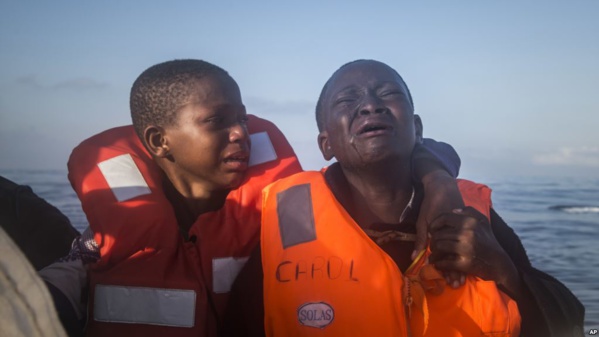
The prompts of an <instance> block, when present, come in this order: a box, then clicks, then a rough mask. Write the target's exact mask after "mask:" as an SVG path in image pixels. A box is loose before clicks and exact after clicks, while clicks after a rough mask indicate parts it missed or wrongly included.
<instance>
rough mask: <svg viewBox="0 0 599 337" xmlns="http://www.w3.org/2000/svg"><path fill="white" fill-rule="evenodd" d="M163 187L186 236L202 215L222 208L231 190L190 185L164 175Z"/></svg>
mask: <svg viewBox="0 0 599 337" xmlns="http://www.w3.org/2000/svg"><path fill="white" fill-rule="evenodd" d="M163 189H164V192H165V195H166V197H167V199H168V200H169V201H170V203H171V205H173V210H174V211H175V216H176V217H177V222H178V224H179V228H180V229H181V233H183V236H184V237H187V232H189V229H190V228H191V226H193V224H194V223H195V222H196V220H197V218H198V217H199V216H200V215H202V214H204V213H208V212H213V211H216V210H219V209H221V208H222V207H223V205H224V204H225V200H226V199H227V195H228V194H229V191H230V190H207V189H202V188H201V187H199V186H189V185H188V184H184V183H182V182H181V181H175V182H173V181H171V180H170V179H169V178H168V177H166V176H164V181H163Z"/></svg>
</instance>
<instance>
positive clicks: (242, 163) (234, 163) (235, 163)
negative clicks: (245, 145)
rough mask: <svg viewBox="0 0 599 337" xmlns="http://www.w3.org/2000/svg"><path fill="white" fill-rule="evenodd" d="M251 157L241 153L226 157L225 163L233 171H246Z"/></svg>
mask: <svg viewBox="0 0 599 337" xmlns="http://www.w3.org/2000/svg"><path fill="white" fill-rule="evenodd" d="M249 160H250V155H249V154H248V153H247V152H245V151H240V152H237V153H233V154H231V155H229V156H226V157H225V159H224V160H223V161H224V163H225V164H226V165H227V166H229V167H230V168H232V169H240V170H244V169H246V168H247V166H248V162H249Z"/></svg>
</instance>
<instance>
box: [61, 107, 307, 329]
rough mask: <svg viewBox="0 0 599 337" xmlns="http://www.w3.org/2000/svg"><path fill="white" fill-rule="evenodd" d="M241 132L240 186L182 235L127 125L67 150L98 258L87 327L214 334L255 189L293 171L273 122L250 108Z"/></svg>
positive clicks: (244, 247)
mask: <svg viewBox="0 0 599 337" xmlns="http://www.w3.org/2000/svg"><path fill="white" fill-rule="evenodd" d="M248 131H249V133H250V139H251V142H252V146H251V152H250V161H249V168H248V171H247V176H246V178H245V180H244V182H243V184H242V185H241V186H240V187H239V188H237V189H235V190H232V191H231V192H230V193H229V195H228V196H227V199H226V201H225V204H224V206H223V207H222V208H221V209H219V210H217V211H214V212H209V213H205V214H202V215H201V216H200V217H199V218H198V219H197V220H196V222H195V223H194V224H193V226H192V227H191V228H190V230H189V232H188V233H187V234H188V237H189V240H185V239H184V238H183V235H182V234H181V232H180V229H179V226H178V224H177V220H176V217H175V213H174V211H173V207H172V205H171V204H170V202H169V201H168V200H167V198H166V196H165V194H164V192H163V189H162V186H163V185H162V179H163V178H162V172H161V170H160V168H159V167H158V166H157V165H156V164H155V163H154V161H153V160H152V158H151V156H150V154H149V153H148V152H147V151H146V149H145V148H144V146H143V145H142V143H141V142H140V140H139V138H138V137H137V135H136V133H135V131H134V129H133V127H132V126H124V127H118V128H114V129H110V130H107V131H105V132H102V133H100V134H98V135H95V136H93V137H91V138H89V139H87V140H85V141H84V142H82V143H81V144H80V145H79V146H77V147H76V148H75V149H74V150H73V153H72V155H71V157H70V159H69V164H68V168H69V180H70V182H71V185H72V186H73V188H74V189H75V191H76V193H77V195H78V197H79V199H80V200H81V204H82V208H83V210H84V212H85V214H86V215H87V219H88V221H89V225H90V227H91V229H92V231H93V233H94V239H95V241H96V243H97V244H98V245H99V248H100V256H101V258H100V260H99V261H98V262H97V263H94V264H92V265H91V266H90V272H89V277H90V286H91V289H90V292H89V294H90V301H89V314H88V316H89V319H88V326H87V329H86V331H87V334H88V335H93V336H112V337H115V336H145V337H148V336H170V335H176V336H195V337H197V336H216V335H217V333H218V330H219V329H220V327H219V322H220V319H221V318H222V316H223V313H224V310H225V307H226V303H227V299H228V292H229V290H230V287H231V285H232V283H233V281H234V279H235V278H236V276H237V274H238V272H239V271H240V270H241V268H242V267H243V265H244V264H245V262H246V261H247V258H248V256H249V255H250V253H251V251H252V250H253V249H254V248H255V247H256V246H257V244H258V239H259V233H260V202H261V198H260V196H261V191H262V189H263V188H264V186H266V185H267V184H269V183H271V182H273V181H275V180H277V179H279V178H282V177H285V176H288V175H290V174H293V173H296V172H299V171H301V166H300V165H299V162H298V160H297V157H296V156H295V153H294V152H293V149H292V148H291V146H290V145H289V143H288V142H287V140H286V139H285V137H284V136H283V134H282V133H281V132H280V130H279V129H278V128H277V127H276V126H275V125H274V124H272V123H271V122H269V121H266V120H263V119H260V118H257V117H255V116H252V115H249V116H248ZM164 179H165V178H164Z"/></svg>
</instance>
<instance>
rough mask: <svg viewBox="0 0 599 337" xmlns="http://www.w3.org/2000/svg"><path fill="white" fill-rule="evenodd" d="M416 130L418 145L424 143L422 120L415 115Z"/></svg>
mask: <svg viewBox="0 0 599 337" xmlns="http://www.w3.org/2000/svg"><path fill="white" fill-rule="evenodd" d="M414 128H415V129H416V143H422V137H423V136H422V135H423V132H424V126H422V119H421V118H420V116H418V115H416V114H414Z"/></svg>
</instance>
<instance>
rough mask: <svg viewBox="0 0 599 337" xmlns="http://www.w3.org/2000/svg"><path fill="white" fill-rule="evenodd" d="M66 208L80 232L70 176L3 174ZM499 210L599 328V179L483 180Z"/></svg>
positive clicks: (535, 260) (588, 325) (538, 263)
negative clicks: (69, 180) (575, 297)
mask: <svg viewBox="0 0 599 337" xmlns="http://www.w3.org/2000/svg"><path fill="white" fill-rule="evenodd" d="M0 175H2V176H4V177H6V178H8V179H10V180H12V181H14V182H17V183H19V184H25V185H29V186H31V188H32V189H33V190H34V192H35V193H37V194H38V195H39V196H40V197H42V198H44V199H46V200H47V201H48V202H49V203H51V204H53V205H54V206H56V207H57V208H58V209H60V210H61V211H62V212H63V213H64V214H65V215H66V216H68V217H69V219H70V220H71V223H72V224H73V226H75V228H77V229H78V230H79V231H83V230H84V229H85V228H86V227H87V221H86V218H85V215H84V214H83V212H82V210H81V205H80V203H79V200H78V199H77V197H76V195H75V193H74V192H73V190H72V189H71V186H70V185H69V183H68V181H67V177H66V172H65V171H48V170H43V171H42V170H40V171H22V170H18V171H17V170H3V171H0ZM478 180H479V181H481V182H482V181H483V180H484V183H486V184H487V185H488V186H489V187H491V188H492V189H493V195H492V199H493V207H494V208H495V210H496V211H497V212H498V213H499V215H500V216H501V217H502V218H503V219H504V220H505V221H506V222H507V223H508V224H509V225H510V226H511V227H512V228H513V229H514V230H515V231H516V233H517V234H518V236H520V238H521V239H522V242H523V244H524V247H525V248H526V251H527V253H528V255H529V257H530V260H531V262H532V264H533V265H534V266H535V267H536V268H538V269H540V270H543V271H545V272H547V273H549V274H551V275H552V276H554V277H556V278H557V279H559V280H560V281H561V282H563V283H564V284H565V285H566V286H567V287H568V288H569V289H570V290H571V291H572V292H573V293H574V294H575V295H576V296H577V297H578V298H579V299H580V301H581V302H582V303H583V304H584V306H585V308H586V317H585V330H586V332H588V331H589V329H598V328H599V256H598V255H599V243H598V242H597V240H599V179H589V178H539V177H535V178H505V179H490V180H489V179H483V180H480V179H478Z"/></svg>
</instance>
